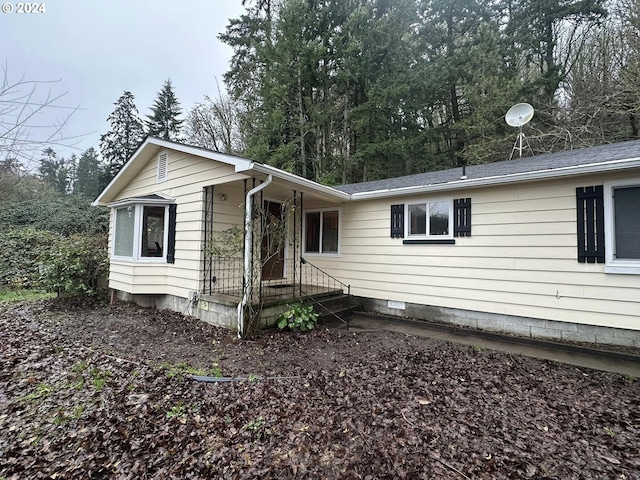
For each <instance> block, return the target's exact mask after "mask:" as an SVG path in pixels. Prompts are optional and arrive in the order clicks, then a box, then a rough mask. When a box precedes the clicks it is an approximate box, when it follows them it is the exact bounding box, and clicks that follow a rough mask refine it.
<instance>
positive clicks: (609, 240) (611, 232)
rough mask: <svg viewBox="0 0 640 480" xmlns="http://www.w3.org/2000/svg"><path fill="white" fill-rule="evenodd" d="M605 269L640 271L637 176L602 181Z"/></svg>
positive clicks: (616, 271) (639, 195) (639, 190)
mask: <svg viewBox="0 0 640 480" xmlns="http://www.w3.org/2000/svg"><path fill="white" fill-rule="evenodd" d="M603 195H604V218H605V247H606V248H605V267H604V268H605V272H607V273H629V274H640V178H636V179H631V180H629V179H627V180H620V181H617V182H610V183H605V184H604V192H603Z"/></svg>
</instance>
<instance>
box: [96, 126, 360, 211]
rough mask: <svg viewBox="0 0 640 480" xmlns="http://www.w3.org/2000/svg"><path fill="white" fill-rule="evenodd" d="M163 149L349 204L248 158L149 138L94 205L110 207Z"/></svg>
mask: <svg viewBox="0 0 640 480" xmlns="http://www.w3.org/2000/svg"><path fill="white" fill-rule="evenodd" d="M163 149H167V150H174V151H177V152H182V153H186V154H189V155H193V156H196V157H200V158H207V159H210V160H214V161H217V162H221V163H224V164H227V165H230V166H232V167H233V168H234V169H235V172H236V173H239V172H247V175H256V174H257V175H260V176H264V177H265V178H266V177H267V176H269V175H272V176H273V177H274V178H278V179H280V180H282V181H284V182H286V183H287V184H293V185H297V186H299V187H301V188H304V189H308V190H310V191H314V192H317V193H319V194H321V195H323V196H325V197H327V198H334V199H337V200H340V201H343V200H347V199H348V198H349V195H348V194H346V193H344V192H341V191H340V190H337V189H335V188H332V187H327V186H325V185H321V184H319V183H316V182H313V181H311V180H307V179H306V178H302V177H299V176H297V175H294V174H292V173H289V172H285V171H283V170H280V169H278V168H275V167H271V166H269V165H264V164H262V163H259V162H254V161H253V160H250V159H248V158H244V157H239V156H236V155H229V154H227V153H220V152H215V151H213V150H208V149H206V148H201V147H195V146H192V145H185V144H183V143H177V142H172V141H169V140H163V139H160V138H156V137H147V138H146V139H145V140H144V142H143V143H142V144H141V145H140V146H139V147H138V149H137V150H136V151H135V153H134V154H133V155H132V156H131V158H130V159H129V160H128V161H127V163H126V164H125V165H124V166H123V167H122V168H121V169H120V171H119V172H118V174H117V175H116V176H115V177H114V178H113V180H111V182H110V183H109V185H107V187H106V188H105V189H104V190H103V191H102V193H101V194H100V195H99V196H98V198H97V199H96V200H95V201H94V202H93V205H107V204H109V203H110V202H112V201H113V199H114V198H115V197H116V196H117V195H118V193H119V192H121V191H122V190H123V189H124V188H125V187H126V185H127V184H129V183H130V182H131V181H132V180H133V179H134V178H135V177H136V175H138V173H140V171H141V170H142V169H143V168H144V166H145V165H146V163H147V162H148V161H149V159H150V158H152V157H153V156H154V155H156V154H157V153H158V152H160V151H161V150H163Z"/></svg>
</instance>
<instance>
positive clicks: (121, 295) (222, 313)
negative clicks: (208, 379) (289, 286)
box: [114, 291, 290, 330]
mask: <svg viewBox="0 0 640 480" xmlns="http://www.w3.org/2000/svg"><path fill="white" fill-rule="evenodd" d="M114 294H115V296H116V298H117V299H118V300H122V301H125V302H131V303H135V304H136V305H140V306H141V307H147V308H157V309H167V310H172V311H174V312H178V313H183V314H185V315H189V316H192V317H196V318H199V319H200V320H202V321H204V322H207V323H209V324H211V325H216V326H218V327H224V328H229V329H231V330H237V328H238V301H237V299H231V298H224V296H215V295H199V296H196V297H195V298H194V299H188V298H182V297H176V296H175V295H141V294H131V293H126V292H121V291H114ZM289 303H290V302H279V303H274V304H272V305H266V306H264V307H263V308H262V311H261V312H260V327H261V328H267V327H271V326H274V325H275V324H276V323H277V322H278V317H279V316H280V314H281V313H282V312H284V311H286V310H287V309H288V308H289Z"/></svg>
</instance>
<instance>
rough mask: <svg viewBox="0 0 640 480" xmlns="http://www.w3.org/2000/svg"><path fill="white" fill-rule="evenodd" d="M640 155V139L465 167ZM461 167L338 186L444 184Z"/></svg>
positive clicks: (530, 168)
mask: <svg viewBox="0 0 640 480" xmlns="http://www.w3.org/2000/svg"><path fill="white" fill-rule="evenodd" d="M638 157H640V140H633V141H629V142H621V143H613V144H608V145H600V146H597V147H589V148H581V149H576V150H566V151H564V152H558V153H551V154H545V155H537V156H534V157H523V158H516V159H514V160H507V161H502V162H495V163H487V164H484V165H470V166H468V167H467V168H466V175H467V178H468V179H470V180H473V179H481V178H488V177H501V176H507V175H513V174H519V173H534V172H537V171H542V170H553V169H560V168H566V167H575V166H579V165H589V164H594V163H600V162H608V161H615V160H625V159H631V158H638ZM461 175H462V168H460V167H457V168H451V169H449V170H440V171H437V172H428V173H419V174H416V175H408V176H405V177H396V178H388V179H385V180H375V181H373V182H363V183H352V184H348V185H339V186H337V187H334V188H336V189H337V190H341V191H343V192H346V193H350V194H354V193H364V192H374V191H378V190H393V189H396V188H405V187H420V186H426V185H437V184H445V183H449V182H454V181H458V180H460V176H461Z"/></svg>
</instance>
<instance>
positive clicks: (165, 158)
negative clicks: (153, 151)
mask: <svg viewBox="0 0 640 480" xmlns="http://www.w3.org/2000/svg"><path fill="white" fill-rule="evenodd" d="M168 176H169V154H168V153H167V152H162V153H161V154H160V155H158V177H157V179H156V183H161V182H166V181H167V178H168Z"/></svg>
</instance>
